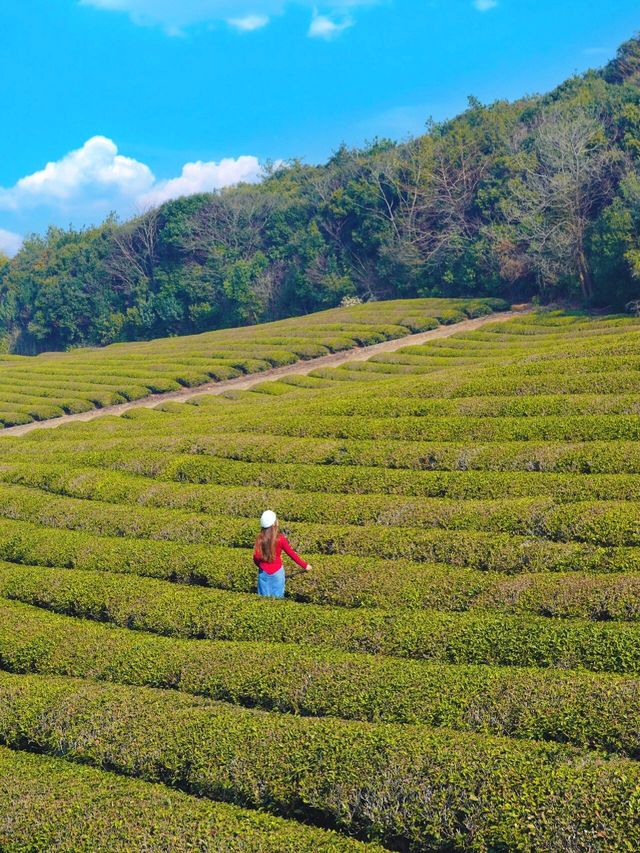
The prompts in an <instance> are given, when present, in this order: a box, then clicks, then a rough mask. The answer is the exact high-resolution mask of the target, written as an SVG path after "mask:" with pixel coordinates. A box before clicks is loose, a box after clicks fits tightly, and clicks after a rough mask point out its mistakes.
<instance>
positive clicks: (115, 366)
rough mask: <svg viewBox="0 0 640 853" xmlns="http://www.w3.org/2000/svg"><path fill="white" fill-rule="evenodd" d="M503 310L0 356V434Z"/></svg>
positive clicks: (317, 319) (364, 318) (420, 306)
mask: <svg viewBox="0 0 640 853" xmlns="http://www.w3.org/2000/svg"><path fill="white" fill-rule="evenodd" d="M507 307H508V306H507V305H506V303H504V302H502V301H500V300H430V299H417V300H408V301H402V300H401V301H398V302H389V303H370V304H367V305H362V306H359V308H360V310H359V311H358V312H356V313H355V314H354V313H353V311H352V309H337V310H335V311H332V312H320V313H318V314H312V315H309V316H308V317H298V318H293V319H291V320H285V321H279V322H277V323H268V324H264V325H261V326H255V327H250V328H247V329H242V330H238V329H234V330H222V331H217V332H207V333H204V334H202V335H192V336H187V337H182V338H173V339H172V338H167V339H164V340H160V341H152V342H142V343H132V344H115V345H112V346H109V347H104V348H102V349H78V350H73V351H71V352H69V353H42V354H41V355H39V356H37V357H35V358H29V357H19V356H4V357H3V356H0V368H1V371H2V378H1V380H0V428H2V427H3V426H5V427H6V426H15V425H19V424H24V423H29V422H30V421H33V420H41V419H44V418H50V417H51V418H53V417H60V416H61V415H62V414H63V413H66V414H73V413H76V412H79V411H87V410H90V409H92V408H94V407H101V406H105V405H112V404H115V403H117V402H122V401H123V400H135V399H139V398H141V397H145V396H148V395H149V394H153V393H164V392H167V391H175V390H177V389H179V388H181V387H188V388H191V387H195V386H198V385H202V384H205V383H208V382H211V381H216V382H218V381H224V380H225V379H232V378H234V377H237V376H240V375H241V374H243V373H254V372H260V371H263V370H266V369H268V368H270V367H281V366H284V365H287V364H293V363H294V362H295V361H297V360H299V359H301V358H303V359H304V358H307V359H308V358H316V357H318V356H321V355H326V354H327V353H329V352H337V351H340V350H347V349H350V348H352V347H358V346H367V345H370V344H373V343H378V342H380V341H384V340H387V339H389V338H398V337H403V336H405V335H408V334H410V333H411V332H413V331H416V330H426V329H431V328H436V327H437V326H438V325H439V324H440V323H441V322H442V323H454V322H459V321H461V320H465V319H467V318H468V317H477V316H483V315H485V314H491V313H492V311H493V310H504V309H505V308H507ZM353 317H357V318H358V319H357V320H354V319H353ZM403 323H408V325H404V324H403ZM19 395H24V405H20V402H19ZM34 402H35V405H34ZM51 404H53V407H52V405H51Z"/></svg>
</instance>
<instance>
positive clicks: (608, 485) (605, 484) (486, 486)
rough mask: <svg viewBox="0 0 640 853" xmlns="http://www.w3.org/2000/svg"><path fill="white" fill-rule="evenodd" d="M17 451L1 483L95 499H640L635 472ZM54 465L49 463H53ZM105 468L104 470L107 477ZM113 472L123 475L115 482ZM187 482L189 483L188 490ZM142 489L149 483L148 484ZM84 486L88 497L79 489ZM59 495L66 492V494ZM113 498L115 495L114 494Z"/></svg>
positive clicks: (0, 459)
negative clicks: (239, 492)
mask: <svg viewBox="0 0 640 853" xmlns="http://www.w3.org/2000/svg"><path fill="white" fill-rule="evenodd" d="M21 447H22V451H21V452H16V451H14V449H13V447H12V448H11V449H9V451H8V452H6V453H4V454H3V453H2V449H3V445H2V443H0V479H1V480H3V481H4V482H16V483H19V482H23V483H25V484H29V483H30V484H32V485H37V486H38V487H45V488H47V489H51V491H54V492H56V491H58V490H60V489H65V490H66V489H67V483H73V487H72V488H69V492H73V494H75V495H79V496H84V495H85V494H87V495H88V494H89V492H90V491H91V490H92V489H96V490H97V491H96V492H95V494H96V496H97V497H101V496H102V495H103V494H107V493H109V492H111V490H115V489H116V488H117V484H118V483H121V484H122V486H123V487H124V486H125V485H127V486H128V487H130V488H132V489H133V491H134V492H135V491H136V489H137V488H142V484H141V481H140V480H139V477H141V476H143V477H152V478H154V479H155V482H154V484H153V487H154V489H157V493H158V494H159V495H164V494H165V493H166V494H173V495H175V496H176V497H177V495H178V494H179V492H178V490H177V489H174V490H173V491H172V492H169V491H167V490H169V489H170V488H171V487H170V486H169V485H167V483H166V482H165V483H164V484H163V483H162V482H158V481H169V482H172V481H177V482H179V483H181V487H180V493H183V494H185V496H189V497H188V498H186V499H187V500H190V499H191V496H193V499H194V500H197V497H196V496H198V495H202V497H203V499H204V498H205V497H206V495H207V494H208V491H207V489H206V488H205V489H203V490H200V488H199V487H200V486H201V485H204V486H208V485H214V486H235V487H241V486H251V487H255V488H257V489H258V488H264V489H269V490H274V489H285V490H287V489H288V490H292V491H294V492H297V493H307V492H310V493H317V492H320V493H326V492H332V493H334V494H340V495H371V494H378V495H385V494H386V495H404V496H409V497H412V496H413V497H425V498H448V499H452V500H468V499H476V500H480V499H485V500H493V499H497V498H524V497H539V496H544V495H553V497H554V499H555V500H556V501H557V502H558V503H564V502H576V501H585V500H593V501H605V500H608V501H633V500H635V499H636V498H637V496H638V494H640V477H639V476H638V475H637V474H581V475H579V476H576V475H575V474H573V473H564V472H562V473H555V472H553V471H549V472H544V471H535V472H534V471H414V470H411V469H391V468H381V467H378V468H376V467H373V466H356V465H352V466H347V465H343V466H333V465H331V466H330V465H318V464H305V463H302V462H301V463H299V464H296V463H286V462H285V463H282V464H279V465H277V464H268V463H260V462H243V461H241V460H235V459H224V458H220V457H211V456H206V455H186V454H176V455H170V454H166V453H165V454H163V453H157V452H156V453H149V452H146V453H145V452H144V451H143V452H141V453H138V452H136V451H132V450H127V449H125V448H123V449H122V450H117V451H102V452H100V451H95V452H91V451H88V452H78V453H70V452H68V451H66V450H63V451H60V450H59V449H58V446H57V445H54V448H53V449H52V451H51V453H50V457H49V462H48V464H46V465H43V464H38V463H35V462H34V461H33V449H28V448H29V445H28V443H26V442H23V444H22V446H21ZM51 463H54V464H51ZM104 469H108V470H107V471H105V470H104ZM112 472H122V474H121V475H120V476H119V477H114V474H113V473H112ZM187 484H189V485H187ZM147 487H150V484H149V483H148V481H147ZM85 488H86V490H87V491H86V492H84V491H83V490H84V489H85ZM65 493H67V492H66V491H65ZM113 493H114V494H115V491H113Z"/></svg>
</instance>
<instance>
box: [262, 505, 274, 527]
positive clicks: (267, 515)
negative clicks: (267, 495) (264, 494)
mask: <svg viewBox="0 0 640 853" xmlns="http://www.w3.org/2000/svg"><path fill="white" fill-rule="evenodd" d="M277 520H278V519H277V518H276V514H275V512H274V511H273V510H272V509H265V511H264V512H263V513H262V515H261V516H260V527H265V528H266V527H273V525H274V524H275V523H276V521H277Z"/></svg>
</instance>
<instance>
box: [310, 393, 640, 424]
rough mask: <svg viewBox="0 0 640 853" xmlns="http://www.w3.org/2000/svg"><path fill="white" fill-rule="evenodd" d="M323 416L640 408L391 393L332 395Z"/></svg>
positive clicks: (607, 398)
mask: <svg viewBox="0 0 640 853" xmlns="http://www.w3.org/2000/svg"><path fill="white" fill-rule="evenodd" d="M325 406H326V408H325V412H326V411H327V410H328V411H329V412H330V413H331V415H332V416H334V417H358V418H365V419H368V418H381V417H388V416H390V415H394V416H403V417H433V416H437V417H456V416H457V417H460V416H472V417H483V418H494V417H533V416H535V417H540V416H544V415H555V416H562V417H567V416H577V415H630V414H638V412H639V411H640V404H639V402H638V397H637V395H635V394H576V395H575V396H568V397H567V396H564V397H563V396H562V395H560V394H557V395H553V394H544V395H540V396H538V397H533V396H528V397H498V398H497V399H494V398H492V397H443V398H441V399H438V398H436V397H428V398H422V399H420V398H416V397H413V398H409V399H407V398H405V397H402V396H397V397H396V396H394V395H393V392H392V390H391V389H389V393H385V395H384V397H383V398H375V397H374V398H372V397H371V396H370V395H367V396H366V397H364V396H363V395H361V394H357V395H356V394H352V395H349V396H345V395H343V394H341V395H339V396H338V395H337V394H334V393H332V395H331V400H330V401H329V400H327V399H326V398H325ZM316 411H317V402H316V401H315V400H309V401H304V400H301V401H300V402H298V403H296V412H297V413H298V414H307V413H310V414H312V413H315V412H316Z"/></svg>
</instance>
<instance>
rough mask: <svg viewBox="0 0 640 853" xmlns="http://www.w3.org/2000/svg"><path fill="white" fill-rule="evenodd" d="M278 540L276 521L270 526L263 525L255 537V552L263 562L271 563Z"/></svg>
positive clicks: (274, 556)
mask: <svg viewBox="0 0 640 853" xmlns="http://www.w3.org/2000/svg"><path fill="white" fill-rule="evenodd" d="M277 541H278V522H277V521H276V523H275V524H272V525H271V527H263V528H262V530H261V531H260V533H258V538H257V539H256V553H257V554H258V556H259V558H260V559H261V560H263V561H264V562H265V563H273V561H274V560H275V558H276V542H277Z"/></svg>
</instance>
